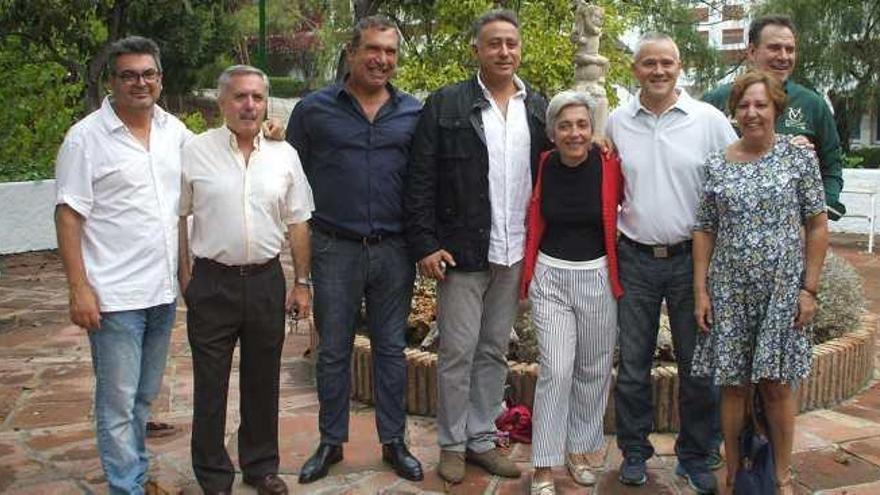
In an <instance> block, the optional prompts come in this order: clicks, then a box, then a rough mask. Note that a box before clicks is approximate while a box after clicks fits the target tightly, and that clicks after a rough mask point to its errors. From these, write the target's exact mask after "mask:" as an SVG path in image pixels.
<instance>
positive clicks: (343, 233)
mask: <svg viewBox="0 0 880 495" xmlns="http://www.w3.org/2000/svg"><path fill="white" fill-rule="evenodd" d="M312 228H313V229H315V230H317V231H318V232H320V233H322V234H324V235H328V236H330V237H332V238H334V239H345V240H346V241H354V242H358V243H361V244H363V245H365V246H367V245H373V244H379V243H380V242H382V241H386V240H388V239H392V238H394V237H397V236H399V235H400V234H397V233H391V232H386V233H382V234H373V235H360V234H358V233H356V232H351V231H348V230H342V229H335V228H333V227H329V226H327V225H324V224H323V223H318V222H312Z"/></svg>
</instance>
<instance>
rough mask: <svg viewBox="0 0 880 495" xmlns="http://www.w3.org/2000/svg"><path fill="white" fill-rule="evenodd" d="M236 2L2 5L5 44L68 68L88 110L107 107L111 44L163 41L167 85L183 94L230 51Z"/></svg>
mask: <svg viewBox="0 0 880 495" xmlns="http://www.w3.org/2000/svg"><path fill="white" fill-rule="evenodd" d="M235 6H236V2H231V1H230V2H227V1H222V0H221V1H213V0H183V1H181V0H0V39H2V40H8V39H13V38H14V39H17V40H19V42H20V43H21V47H22V49H30V48H31V47H37V49H38V50H37V52H38V53H40V54H42V56H43V61H51V62H55V63H57V64H59V65H61V66H63V67H64V68H65V69H66V70H67V72H68V75H69V80H70V81H78V82H81V83H82V85H83V88H84V100H85V103H86V108H87V109H88V110H93V109H95V108H97V107H98V106H99V105H100V102H101V98H102V96H103V93H104V88H103V81H102V74H103V68H104V65H105V64H106V60H107V50H108V48H109V45H110V43H112V42H113V41H115V40H117V39H119V38H122V37H124V36H128V35H132V34H140V35H143V36H149V37H151V38H153V39H154V40H156V42H157V43H158V44H159V46H160V48H161V49H162V52H163V58H162V61H163V68H164V70H165V75H164V78H163V80H164V85H165V89H166V92H167V93H169V94H173V93H182V92H184V91H185V90H187V89H188V88H189V87H190V85H191V84H192V83H193V82H194V80H195V70H196V69H197V68H198V67H199V66H200V65H203V64H205V63H208V62H210V61H212V60H214V58H215V57H216V55H217V54H218V53H221V52H223V51H226V50H228V48H229V46H230V44H231V39H232V35H233V33H234V29H233V25H232V23H231V18H230V15H229V14H230V12H231V10H232V9H233V8H234V7H235Z"/></svg>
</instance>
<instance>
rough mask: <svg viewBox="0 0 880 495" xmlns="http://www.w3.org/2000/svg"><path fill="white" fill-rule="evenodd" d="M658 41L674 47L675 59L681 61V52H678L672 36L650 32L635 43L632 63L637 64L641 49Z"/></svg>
mask: <svg viewBox="0 0 880 495" xmlns="http://www.w3.org/2000/svg"><path fill="white" fill-rule="evenodd" d="M658 41H668V42H670V43H672V46H673V47H675V58H677V59H678V60H679V61H681V52H680V51H679V50H678V44H677V43H676V42H675V40H674V39H672V36H669V35H668V34H666V33H661V32H659V31H652V32H650V33H645V34H644V35H642V37H641V38H639V42H638V43H636V50H635V53H633V62H638V60H639V57H641V56H642V48H644V46H645V45H646V44H648V43H656V42H658Z"/></svg>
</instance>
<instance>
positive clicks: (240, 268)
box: [238, 265, 248, 277]
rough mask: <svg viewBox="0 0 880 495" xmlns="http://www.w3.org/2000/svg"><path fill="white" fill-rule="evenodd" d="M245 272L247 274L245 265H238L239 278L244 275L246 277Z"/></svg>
mask: <svg viewBox="0 0 880 495" xmlns="http://www.w3.org/2000/svg"><path fill="white" fill-rule="evenodd" d="M247 272H248V269H247V265H238V276H239V277H244V276H245V275H247Z"/></svg>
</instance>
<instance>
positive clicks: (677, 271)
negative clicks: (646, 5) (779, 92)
mask: <svg viewBox="0 0 880 495" xmlns="http://www.w3.org/2000/svg"><path fill="white" fill-rule="evenodd" d="M632 69H633V74H634V75H635V77H636V79H638V81H639V83H640V85H641V89H640V91H639V93H638V95H637V96H636V97H635V98H633V99H632V101H630V102H629V103H628V104H626V105H624V106H622V107H620V108H618V109H617V110H615V111H614V112H613V113H612V114H611V116H610V117H609V119H608V126H607V132H606V134H607V136H608V137H609V138H610V139H611V140H612V141H613V142H614V145H615V146H616V147H617V150H618V152H619V153H620V158H621V163H622V167H623V175H624V183H625V190H624V201H623V204H622V206H621V211H620V220H619V222H618V226H619V228H620V232H621V236H620V241H619V243H620V245H619V249H618V253H619V254H618V256H619V258H620V280H621V284H622V285H623V291H624V294H623V297H622V298H621V299H620V301H619V302H618V325H619V327H620V333H619V337H618V342H619V347H620V361H619V365H618V375H617V376H618V377H617V384H616V388H615V397H614V398H615V420H616V429H617V445H618V447H620V450H621V451H622V453H623V458H624V460H623V463H622V464H621V466H620V476H619V478H620V481H621V482H622V483H624V484H628V485H642V484H644V483H645V482H647V473H646V469H645V461H646V460H647V459H648V458H649V457H651V456H652V455H653V454H654V449H653V447H652V445H651V442H650V441H649V440H648V434H649V433H651V431H652V429H653V417H654V411H653V404H652V398H651V367H652V363H653V356H654V348H655V345H656V342H657V331H658V319H659V316H660V307H661V304H662V303H663V301H666V308H667V311H668V314H669V323H670V327H671V330H672V339H673V343H674V345H675V356H676V359H677V362H678V363H677V364H678V372H679V379H680V385H679V396H678V400H679V414H680V417H681V428H680V431H679V434H678V439H677V440H676V444H675V453H676V455H677V456H678V461H679V464H678V466H677V468H676V473H677V474H679V475H680V476H684V477H686V478H687V479H688V482H689V484H690V485H691V487H692V488H694V489H695V490H696V491H697V492H699V493H713V492H714V491H715V489H716V482H715V477H714V475H713V474H712V472H711V470H710V469H709V467H708V464H707V458H708V457H709V456H710V455H711V454H712V452H713V451H714V450H715V448H716V447H717V445H716V444H717V440H716V439H715V431H714V424H713V418H714V417H715V414H716V413H715V407H716V406H715V401H714V399H713V393H712V387H711V385H710V381H709V379H706V378H699V379H698V378H694V377H692V376H690V367H691V357H692V355H693V350H694V345H695V343H696V334H697V326H696V321H695V320H694V316H693V311H694V299H693V260H692V257H691V229H692V228H693V225H694V222H695V216H696V209H697V204H698V202H699V198H700V194H701V192H702V188H703V180H704V171H703V163H704V161H705V158H706V155H708V154H709V153H710V152H712V151H715V150H718V149H720V148H723V147H725V146H727V144H729V143H730V142H732V141H734V140H735V139H736V134H735V133H734V131H733V128H732V127H731V126H730V124H729V123H728V121H727V119H726V118H725V117H724V114H722V113H721V112H720V111H718V110H716V109H715V108H713V107H712V106H710V105H708V104H706V103H703V102H700V101H697V100H694V99H692V98H691V97H690V96H688V94H687V93H686V92H684V91H682V90H678V89H676V87H675V84H676V81H677V80H678V76H679V74H680V73H681V60H680V58H679V51H678V47H677V46H676V45H675V42H674V41H673V40H672V39H671V38H669V36H667V35H665V34H660V33H654V34H649V35H646V36H645V37H644V38H642V40H641V41H639V44H638V47H637V49H636V53H635V56H634V61H633V66H632Z"/></svg>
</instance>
